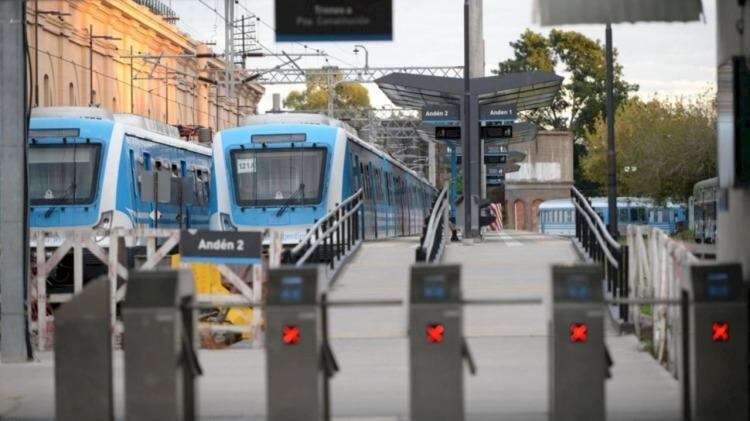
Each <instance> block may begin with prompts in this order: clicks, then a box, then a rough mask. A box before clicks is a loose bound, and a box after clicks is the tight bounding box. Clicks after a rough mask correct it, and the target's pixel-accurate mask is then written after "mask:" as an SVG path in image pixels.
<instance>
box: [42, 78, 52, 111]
mask: <svg viewBox="0 0 750 421" xmlns="http://www.w3.org/2000/svg"><path fill="white" fill-rule="evenodd" d="M42 86H43V89H44V90H43V92H44V104H43V105H44V106H45V107H49V106H51V105H52V100H51V98H50V91H49V76H47V75H44V85H42Z"/></svg>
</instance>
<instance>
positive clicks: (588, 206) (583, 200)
mask: <svg viewBox="0 0 750 421" xmlns="http://www.w3.org/2000/svg"><path fill="white" fill-rule="evenodd" d="M571 191H572V192H573V194H574V195H575V196H576V197H577V198H578V200H580V202H581V203H583V207H584V210H585V212H586V213H588V214H589V215H591V216H593V217H594V221H595V223H596V225H597V226H598V227H599V229H600V230H601V232H602V233H604V239H605V240H607V242H608V243H609V245H610V246H612V247H613V248H615V249H617V250H619V249H620V248H621V245H620V243H618V242H617V241H616V240H615V239H614V238H613V237H612V234H610V233H609V231H608V230H607V227H606V226H605V225H604V221H602V220H601V218H599V214H598V213H596V211H595V210H594V208H592V207H591V204H590V203H589V201H588V200H586V198H585V197H584V196H583V195H582V194H581V192H580V191H578V189H577V188H575V187H573V188H572V189H571ZM573 204H574V205H576V202H575V200H574V201H573ZM589 225H591V224H589Z"/></svg>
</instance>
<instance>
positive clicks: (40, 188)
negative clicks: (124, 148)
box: [28, 144, 101, 205]
mask: <svg viewBox="0 0 750 421" xmlns="http://www.w3.org/2000/svg"><path fill="white" fill-rule="evenodd" d="M100 152H101V145H97V144H85V145H82V144H64V145H59V144H56V145H31V146H30V147H29V156H28V165H29V200H30V201H31V204H32V205H75V204H89V203H91V202H92V201H93V200H94V196H95V193H96V179H97V176H96V175H97V169H98V167H99V154H100Z"/></svg>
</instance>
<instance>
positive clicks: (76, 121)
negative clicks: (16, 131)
mask: <svg viewBox="0 0 750 421" xmlns="http://www.w3.org/2000/svg"><path fill="white" fill-rule="evenodd" d="M28 145H29V149H28V172H29V190H28V191H29V202H30V209H29V222H30V225H31V227H32V228H45V229H49V230H55V229H78V228H98V229H104V230H109V229H113V228H126V229H132V228H208V222H209V206H208V197H209V191H210V188H209V183H210V167H211V149H210V148H208V147H205V146H200V145H197V144H194V143H189V142H186V141H183V140H181V139H179V134H178V132H177V129H176V128H174V127H171V126H168V125H165V124H161V123H158V122H155V121H152V120H148V119H146V118H144V117H140V116H136V115H129V114H116V115H113V114H111V113H110V112H109V111H107V110H104V109H99V108H87V107H51V108H36V109H34V110H32V114H31V122H30V128H29V133H28ZM107 241H108V240H106V239H104V240H103V241H102V242H100V245H102V246H105V247H106V246H107V245H108V242H107ZM59 242H60V240H59V237H58V239H55V237H54V236H51V237H50V238H49V239H48V240H47V244H45V246H47V247H54V246H57V245H59ZM126 245H127V247H128V255H129V259H130V260H131V262H132V256H133V255H134V253H136V252H137V251H138V248H139V247H141V246H143V245H142V244H137V243H136V242H134V241H128V243H127V244H126ZM34 251H35V247H32V252H34ZM69 258H71V259H72V256H69ZM66 259H67V258H66ZM84 261H85V262H86V263H87V269H89V266H92V268H91V270H87V271H85V272H86V274H85V275H84V276H85V277H86V278H90V277H91V276H89V274H92V276H93V274H95V272H97V271H96V270H94V268H93V266H101V265H100V264H99V262H98V260H97V259H96V258H94V257H93V256H90V255H85V256H84ZM71 262H72V260H71ZM66 267H68V268H71V270H72V264H70V262H68V261H66V260H63V262H62V263H61V264H60V266H59V268H58V270H57V271H55V275H54V276H53V278H54V279H51V280H49V281H48V282H51V284H53V285H50V286H60V285H63V286H65V287H67V286H70V285H71V282H70V279H72V273H68V272H67V271H65V270H64V268H66Z"/></svg>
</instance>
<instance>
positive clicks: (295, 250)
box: [292, 189, 363, 253]
mask: <svg viewBox="0 0 750 421" xmlns="http://www.w3.org/2000/svg"><path fill="white" fill-rule="evenodd" d="M362 192H363V189H359V190H357V191H356V192H355V193H354V194H353V195H351V196H349V197H348V198H347V199H346V200H344V201H343V202H341V203H340V204H338V205H337V206H336V207H334V208H333V209H331V211H330V212H328V213H327V214H326V215H325V216H323V217H322V218H320V219H319V220H318V221H317V222H316V223H315V225H313V226H312V227H311V228H310V231H309V232H308V233H307V234H305V236H304V237H302V239H301V240H300V242H299V243H297V245H296V246H294V248H292V253H298V252H299V251H300V250H302V248H303V247H304V246H305V244H306V243H307V242H308V241H310V239H311V238H312V237H313V236H314V235H315V232H316V231H317V229H318V228H320V227H321V225H323V222H325V221H326V220H327V219H328V217H330V216H332V215H335V213H336V212H338V211H339V209H341V208H342V207H343V206H346V205H348V204H349V203H350V202H351V201H353V200H355V199H357V198H359V197H360V196H362Z"/></svg>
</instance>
